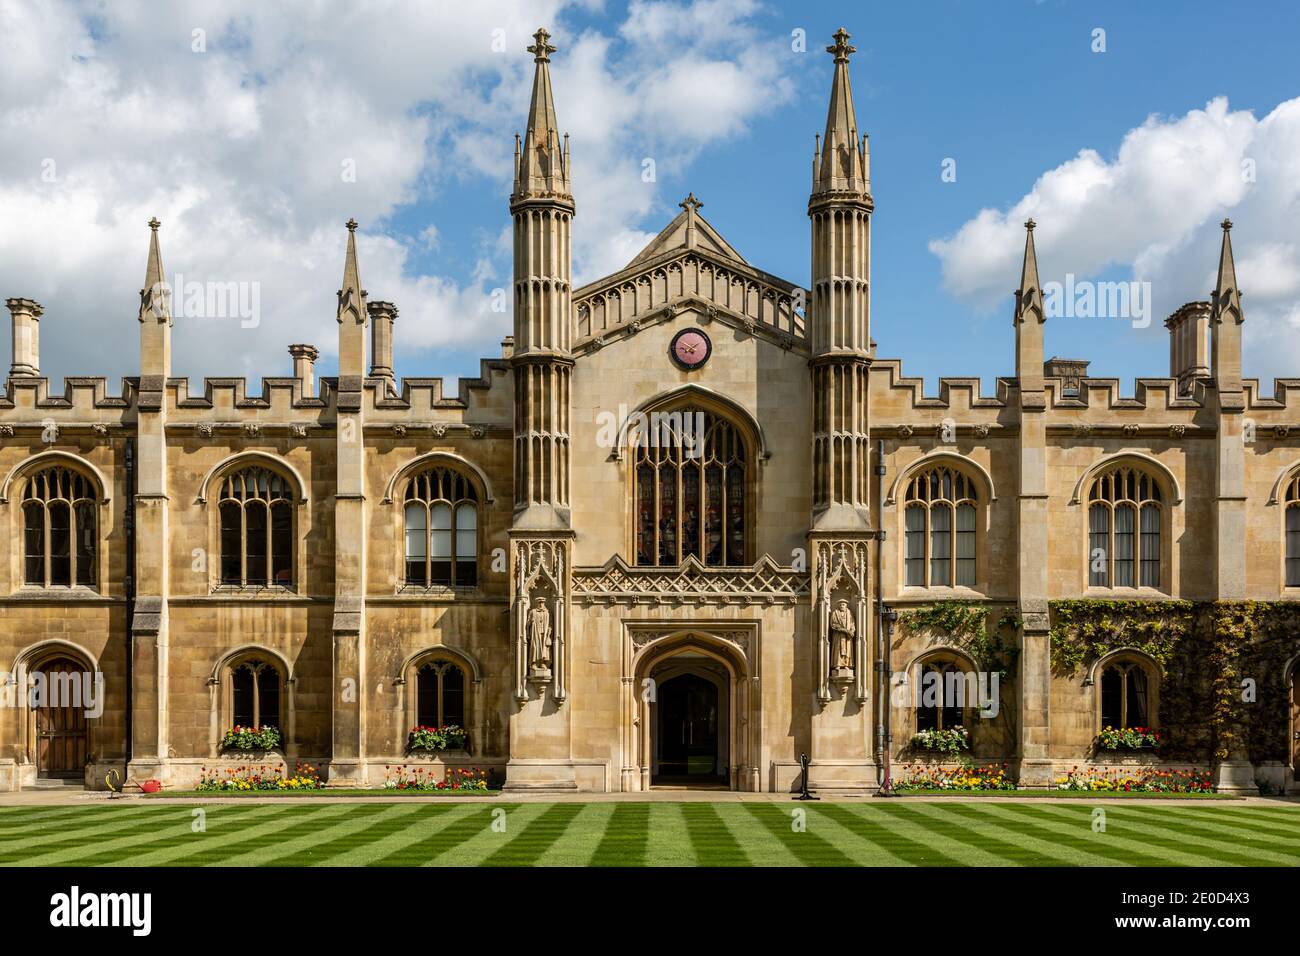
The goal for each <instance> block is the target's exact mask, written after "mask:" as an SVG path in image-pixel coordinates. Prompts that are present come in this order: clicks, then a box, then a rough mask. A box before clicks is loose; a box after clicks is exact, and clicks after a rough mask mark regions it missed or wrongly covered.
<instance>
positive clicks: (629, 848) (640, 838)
mask: <svg viewBox="0 0 1300 956" xmlns="http://www.w3.org/2000/svg"><path fill="white" fill-rule="evenodd" d="M649 826H650V804H648V803H620V804H616V805H615V807H614V812H613V813H612V814H610V816H609V821H608V823H607V825H606V826H605V832H604V834H603V835H602V836H601V839H600V843H599V844H597V846H596V849H595V852H593V853H592V854H591V859H590V860H589V861H588V865H589V866H640V865H641V863H642V861H644V860H645V848H646V843H647V841H648V840H649V834H648V833H647V829H648V828H649Z"/></svg>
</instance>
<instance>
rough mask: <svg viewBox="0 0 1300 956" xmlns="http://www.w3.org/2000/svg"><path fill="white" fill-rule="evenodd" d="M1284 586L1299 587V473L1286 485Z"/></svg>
mask: <svg viewBox="0 0 1300 956" xmlns="http://www.w3.org/2000/svg"><path fill="white" fill-rule="evenodd" d="M1285 514H1286V526H1285V530H1286V586H1287V587H1289V588H1300V475H1296V476H1295V477H1294V478H1292V479H1291V480H1290V481H1289V482H1288V483H1287V486H1286V510H1285Z"/></svg>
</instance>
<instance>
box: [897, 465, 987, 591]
mask: <svg viewBox="0 0 1300 956" xmlns="http://www.w3.org/2000/svg"><path fill="white" fill-rule="evenodd" d="M978 503H979V495H978V492H976V490H975V483H974V482H973V481H972V480H971V479H970V478H969V477H968V476H966V475H965V474H963V473H962V472H960V471H957V470H956V469H953V468H946V467H941V468H931V469H929V470H927V471H923V472H921V473H919V474H917V475H915V476H913V478H912V479H911V480H910V481H909V482H908V484H907V497H906V504H905V506H904V512H903V516H904V517H903V521H904V529H905V541H904V547H905V549H906V557H905V559H904V565H905V568H906V575H907V576H906V583H907V586H908V587H920V588H923V587H955V586H956V587H968V588H973V587H975V550H976V549H975V526H976V520H975V508H976V506H977V504H978Z"/></svg>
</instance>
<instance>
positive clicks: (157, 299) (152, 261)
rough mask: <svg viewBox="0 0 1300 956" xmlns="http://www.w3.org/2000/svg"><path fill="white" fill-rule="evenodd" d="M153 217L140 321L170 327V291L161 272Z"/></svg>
mask: <svg viewBox="0 0 1300 956" xmlns="http://www.w3.org/2000/svg"><path fill="white" fill-rule="evenodd" d="M161 225H162V223H160V222H159V221H158V219H157V217H154V218H153V219H150V220H149V261H148V263H147V264H146V265H145V268H144V288H143V289H141V290H140V321H141V322H144V321H145V320H146V318H148V319H153V320H155V321H158V322H164V321H165V322H166V323H167V324H168V325H171V321H172V310H171V289H170V288H168V286H167V280H166V273H165V272H164V271H163V264H162V250H161V249H160V248H159V247H158V227H159V226H161Z"/></svg>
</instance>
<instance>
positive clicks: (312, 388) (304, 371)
mask: <svg viewBox="0 0 1300 956" xmlns="http://www.w3.org/2000/svg"><path fill="white" fill-rule="evenodd" d="M289 354H290V355H292V356H293V377H294V378H296V379H297V380H298V384H299V386H300V388H301V395H300V397H301V398H315V397H316V359H317V358H318V357H319V356H320V350H318V349H317V348H316V346H314V345H306V344H301V343H300V344H298V345H290V346H289Z"/></svg>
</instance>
